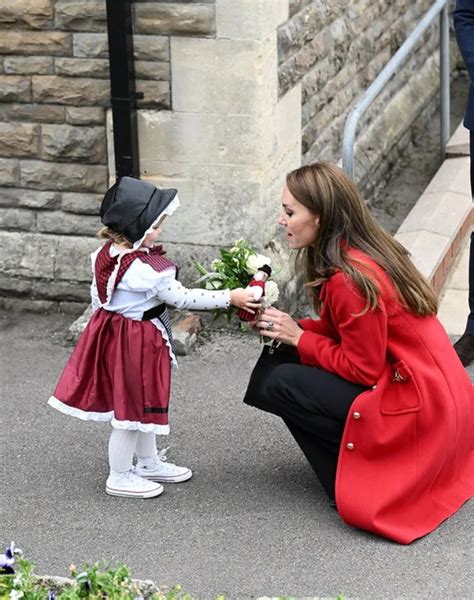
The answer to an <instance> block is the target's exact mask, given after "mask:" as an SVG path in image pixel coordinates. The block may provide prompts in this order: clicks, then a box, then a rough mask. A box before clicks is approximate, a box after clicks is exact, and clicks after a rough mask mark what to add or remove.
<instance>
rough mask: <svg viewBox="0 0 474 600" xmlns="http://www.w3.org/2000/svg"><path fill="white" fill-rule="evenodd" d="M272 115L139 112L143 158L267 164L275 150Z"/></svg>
mask: <svg viewBox="0 0 474 600" xmlns="http://www.w3.org/2000/svg"><path fill="white" fill-rule="evenodd" d="M272 126H273V123H272V115H270V114H269V115H263V116H262V117H259V116H257V117H254V116H248V115H236V114H223V115H220V114H198V113H184V112H176V113H171V112H168V111H161V112H155V111H139V113H138V127H139V141H140V156H141V160H142V162H143V161H148V160H149V161H152V162H153V161H157V160H161V161H163V162H168V161H169V162H176V159H177V157H179V162H180V163H192V164H203V165H204V164H208V165H209V164H215V165H217V164H218V165H222V166H224V165H226V166H230V165H240V166H249V167H257V166H258V165H264V164H267V161H268V160H269V157H270V156H271V154H272V151H273V144H274V137H275V135H274V132H273V131H272Z"/></svg>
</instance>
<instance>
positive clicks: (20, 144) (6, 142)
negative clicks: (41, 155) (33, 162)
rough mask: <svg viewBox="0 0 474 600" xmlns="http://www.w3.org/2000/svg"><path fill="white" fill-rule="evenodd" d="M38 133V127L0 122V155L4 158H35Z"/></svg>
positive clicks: (38, 141) (38, 142)
mask: <svg viewBox="0 0 474 600" xmlns="http://www.w3.org/2000/svg"><path fill="white" fill-rule="evenodd" d="M40 131H41V126H40V125H32V124H30V123H18V122H14V123H3V122H0V155H1V156H4V157H5V158H12V157H22V156H24V157H31V158H33V157H35V156H37V155H38V150H39V144H40Z"/></svg>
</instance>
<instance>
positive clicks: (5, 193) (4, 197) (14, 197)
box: [0, 187, 20, 208]
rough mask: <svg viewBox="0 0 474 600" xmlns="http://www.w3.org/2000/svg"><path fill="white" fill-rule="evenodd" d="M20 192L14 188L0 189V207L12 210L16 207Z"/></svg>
mask: <svg viewBox="0 0 474 600" xmlns="http://www.w3.org/2000/svg"><path fill="white" fill-rule="evenodd" d="M19 192H20V190H18V189H16V188H9V187H0V206H4V207H8V208H13V207H16V206H18V198H19V195H20V194H19Z"/></svg>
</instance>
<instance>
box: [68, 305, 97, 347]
mask: <svg viewBox="0 0 474 600" xmlns="http://www.w3.org/2000/svg"><path fill="white" fill-rule="evenodd" d="M91 317H92V306H91V305H90V304H89V306H88V307H87V308H86V309H85V311H84V312H83V313H82V315H80V316H79V317H78V318H77V319H76V320H75V321H74V322H73V323H72V325H71V326H70V327H69V332H68V336H67V337H68V340H70V341H71V342H73V343H75V342H77V340H78V339H79V336H80V335H81V334H82V332H83V331H84V329H85V328H86V327H87V323H89V320H90V318H91Z"/></svg>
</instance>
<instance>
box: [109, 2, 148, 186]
mask: <svg viewBox="0 0 474 600" xmlns="http://www.w3.org/2000/svg"><path fill="white" fill-rule="evenodd" d="M107 32H108V38H109V61H110V91H111V104H112V119H113V132H114V151H115V176H116V178H119V177H123V176H124V175H128V176H129V177H137V178H140V167H139V159H138V135H137V112H136V99H137V94H136V92H135V71H134V63H133V60H134V57H133V25H132V0H107Z"/></svg>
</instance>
